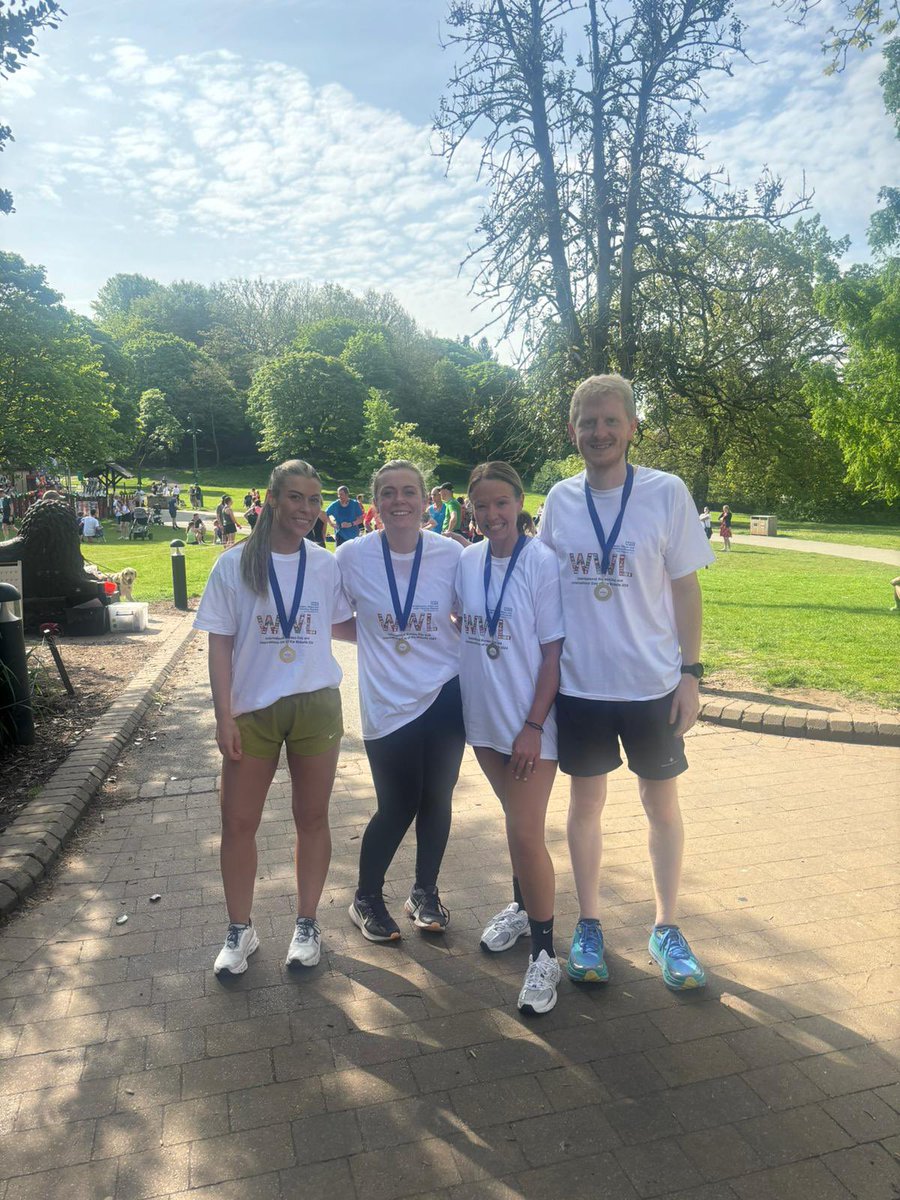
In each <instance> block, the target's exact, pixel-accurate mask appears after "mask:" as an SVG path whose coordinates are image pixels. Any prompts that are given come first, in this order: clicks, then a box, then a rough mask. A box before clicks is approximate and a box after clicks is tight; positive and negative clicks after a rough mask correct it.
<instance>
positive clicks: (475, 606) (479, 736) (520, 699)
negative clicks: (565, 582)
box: [456, 540, 563, 759]
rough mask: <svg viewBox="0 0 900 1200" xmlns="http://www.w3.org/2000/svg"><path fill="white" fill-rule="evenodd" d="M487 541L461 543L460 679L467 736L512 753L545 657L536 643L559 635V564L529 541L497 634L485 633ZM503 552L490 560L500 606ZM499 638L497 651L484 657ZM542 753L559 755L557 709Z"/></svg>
mask: <svg viewBox="0 0 900 1200" xmlns="http://www.w3.org/2000/svg"><path fill="white" fill-rule="evenodd" d="M487 552H488V542H487V540H485V541H483V542H478V543H477V544H476V545H474V546H467V547H466V549H465V550H463V553H462V558H461V559H460V560H459V567H458V568H457V572H456V595H457V603H458V606H459V609H460V612H461V614H462V646H461V647H460V672H459V679H460V685H461V687H462V698H463V713H464V715H465V720H466V741H467V742H468V743H469V745H470V746H489V747H490V748H491V749H492V750H497V751H499V752H500V753H501V754H511V753H512V745H513V742H514V741H515V739H516V737H517V735H518V734H519V733H520V731H521V729H522V726H523V724H524V723H525V718H526V717H527V716H528V712H529V710H530V708H531V704H532V701H533V700H534V689H535V685H536V684H537V677H538V672H539V671H540V669H541V662H542V661H543V658H542V655H541V646H542V645H543V644H544V643H546V642H555V641H558V640H559V639H560V638H561V637H562V636H563V612H562V599H561V597H560V584H559V568H558V567H557V565H556V558H555V555H554V554H553V552H552V550H550V548H549V547H548V546H544V545H543V544H542V543H541V542H538V541H534V540H529V541H528V543H527V544H526V546H525V548H524V550H523V551H522V553H521V554H520V555H519V559H518V562H517V563H516V566H515V569H514V570H513V573H512V575H511V576H510V578H509V583H508V584H507V585H506V592H505V593H504V596H503V607H502V608H501V610H500V620H499V621H498V623H497V629H496V632H495V637H494V638H493V639H492V638H491V636H490V634H489V632H488V624H487V620H486V612H485V602H484V563H485V559H486V558H487ZM508 566H509V559H508V558H494V559H493V560H492V563H491V583H490V588H489V592H488V595H489V601H490V606H491V612H493V611H494V609H495V608H496V606H497V601H498V600H499V598H500V589H501V587H502V586H503V578H504V576H505V574H506V568H507V567H508ZM492 640H493V641H496V643H497V645H499V647H500V655H499V657H498V658H495V659H491V658H488V656H487V646H488V645H489V644H490V642H491V641H492ZM543 724H544V733H543V735H542V737H541V758H550V759H555V758H556V716H555V713H554V710H553V708H551V709H550V712H549V713H548V714H547V717H546V719H545V720H544V723H543Z"/></svg>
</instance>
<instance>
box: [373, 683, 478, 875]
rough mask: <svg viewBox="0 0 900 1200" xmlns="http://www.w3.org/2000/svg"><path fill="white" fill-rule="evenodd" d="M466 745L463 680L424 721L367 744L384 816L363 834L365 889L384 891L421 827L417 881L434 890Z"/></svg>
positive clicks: (447, 688) (445, 691)
mask: <svg viewBox="0 0 900 1200" xmlns="http://www.w3.org/2000/svg"><path fill="white" fill-rule="evenodd" d="M465 745H466V734H465V728H464V726H463V715H462V699H461V698H460V692H459V679H458V678H455V679H451V680H450V681H449V682H448V683H445V684H444V686H443V687H442V688H441V690H440V692H439V693H438V696H437V699H436V700H435V701H434V703H433V704H432V705H431V707H430V708H428V709H426V710H425V712H423V713H422V715H421V716H420V717H416V719H415V720H414V721H410V723H409V724H408V725H404V726H402V728H400V729H395V730H394V732H393V733H389V734H388V735H387V736H386V737H382V738H368V739H367V740H366V743H365V746H366V754H368V756H369V766H370V767H371V769H372V779H373V780H374V782H375V795H376V797H377V799H378V811H377V812H376V813H375V815H374V816H373V817H372V819H371V821H370V822H369V824H368V827H367V829H366V832H365V833H364V834H363V840H362V848H361V850H360V854H359V890H360V892H361V893H362V894H364V895H370V894H371V893H373V892H380V891H381V889H382V888H383V887H384V877H385V874H386V873H387V869H388V867H389V866H390V865H391V861H392V860H393V857H394V855H395V854H396V853H397V848H398V846H399V845H400V843H401V842H402V841H403V838H404V835H405V834H406V831H407V829H409V827H410V825H411V824H412V822H413V819H415V822H416V879H415V882H416V883H417V884H419V886H420V887H433V886H434V885H435V884H436V883H437V877H438V872H439V871H440V869H441V862H442V860H443V857H444V850H445V849H446V847H447V838H448V837H449V836H450V810H451V800H452V797H453V789H454V787H455V786H456V780H457V778H458V777H459V764H460V763H461V762H462V756H463V750H464V749H465Z"/></svg>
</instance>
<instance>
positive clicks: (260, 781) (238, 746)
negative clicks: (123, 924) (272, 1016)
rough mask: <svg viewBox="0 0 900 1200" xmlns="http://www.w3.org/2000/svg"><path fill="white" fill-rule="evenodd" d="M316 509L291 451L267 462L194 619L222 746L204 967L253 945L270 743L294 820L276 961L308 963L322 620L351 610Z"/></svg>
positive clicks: (315, 937) (329, 748)
mask: <svg viewBox="0 0 900 1200" xmlns="http://www.w3.org/2000/svg"><path fill="white" fill-rule="evenodd" d="M321 507H322V485H321V482H320V480H319V476H318V474H317V473H316V471H315V470H314V469H313V468H312V467H311V466H310V465H309V463H306V462H303V461H301V460H300V459H291V460H290V461H288V462H285V463H282V464H281V466H279V467H276V468H275V470H274V471H273V472H272V478H271V479H270V481H269V493H268V497H267V499H266V504H265V507H264V508H263V510H262V513H261V514H260V518H259V520H258V521H257V523H256V526H255V528H254V529H253V532H252V533H251V534H250V537H249V538H247V540H246V541H244V542H242V543H241V544H240V545H239V546H237V547H236V548H235V549H233V550H229V551H227V552H226V553H224V554H223V555H222V556H221V558H219V560H218V561H217V562H216V563H215V565H214V566H213V569H212V572H211V574H210V577H209V580H208V582H207V585H206V590H205V591H204V593H203V598H202V600H201V601H200V607H199V609H198V611H197V618H196V620H195V622H194V627H195V628H196V629H204V630H206V631H207V632H208V633H209V678H210V684H211V686H212V695H213V704H214V706H215V711H216V741H217V742H218V745H219V749H220V750H221V752H222V760H223V761H222V795H221V801H222V845H221V866H222V882H223V884H224V888H225V903H226V906H227V909H228V922H229V924H228V931H227V934H226V937H225V945H224V946H223V947H222V950H221V952H220V953H219V956H218V958H217V959H216V962H215V968H214V969H215V972H216V974H217V975H218V974H221V973H227V974H231V975H238V974H241V973H242V972H244V971H246V969H247V958H248V956H249V955H250V954H252V953H253V951H254V950H256V948H257V947H258V946H259V938H258V937H257V933H256V929H255V928H254V926H253V923H252V919H251V915H250V912H251V906H252V902H253V890H254V884H255V882H256V830H257V828H258V826H259V822H260V818H261V816H262V810H263V805H264V804H265V800H266V795H267V793H268V790H269V786H270V784H271V782H272V779H273V777H274V775H275V769H276V767H277V766H278V759H279V756H280V754H281V747H282V745H285V746H286V747H287V764H288V769H289V771H290V775H291V799H292V808H293V814H294V824H295V826H296V829H297V846H296V870H297V920H296V924H295V927H294V935H293V938H292V939H291V943H290V947H289V948H288V953H287V965H288V966H294V965H299V966H315V964H316V963H317V962H318V961H319V957H320V953H321V934H320V930H319V925H318V922H317V921H316V910H317V907H318V903H319V899H320V897H321V894H322V888H323V886H324V883H325V876H326V875H327V873H328V865H329V863H330V861H331V834H330V831H329V827H328V802H329V799H330V797H331V789H332V785H333V783H334V774H335V770H336V768H337V760H338V753H339V750H340V743H341V734H342V733H343V724H342V719H341V695H340V691H339V685H340V682H341V669H340V667H339V666H338V664H337V662H336V660H335V658H334V655H333V654H332V652H331V632H332V628H331V627H332V625H333V624H337V625H340V623H341V622H343V621H346V620H348V619H350V618H351V616H352V614H351V612H350V609H349V607H348V606H347V603H346V601H345V600H344V596H343V593H342V591H341V581H340V572H339V570H338V567H337V564H336V563H335V561H334V557H333V556H332V555H331V554H329V553H328V551H327V550H323V549H321V548H320V547H318V546H316V545H314V544H313V543H312V542H310V541H308V540H307V538H306V534H307V533H308V532H309V530H310V528H311V527H312V525H313V524H314V522H315V521H316V519H317V517H318V515H319V512H320V510H321Z"/></svg>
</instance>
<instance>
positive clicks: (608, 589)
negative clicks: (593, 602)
mask: <svg viewBox="0 0 900 1200" xmlns="http://www.w3.org/2000/svg"><path fill="white" fill-rule="evenodd" d="M612 594H613V590H612V584H609V583H607V582H606V581H605V580H603V579H601V580H600V582H599V583H598V584H597V586H596V587H595V588H594V596H595V598H596V599H597V600H608V599H609V598H610V596H611V595H612Z"/></svg>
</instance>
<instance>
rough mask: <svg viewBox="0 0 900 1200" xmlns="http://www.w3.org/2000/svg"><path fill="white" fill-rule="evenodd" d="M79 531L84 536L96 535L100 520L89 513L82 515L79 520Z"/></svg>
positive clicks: (98, 530)
mask: <svg viewBox="0 0 900 1200" xmlns="http://www.w3.org/2000/svg"><path fill="white" fill-rule="evenodd" d="M81 532H82V535H83V536H84V537H96V536H97V534H98V533H99V532H100V522H99V521H98V520H97V518H96V517H92V516H90V515H88V516H86V517H83V518H82V521H81Z"/></svg>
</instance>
